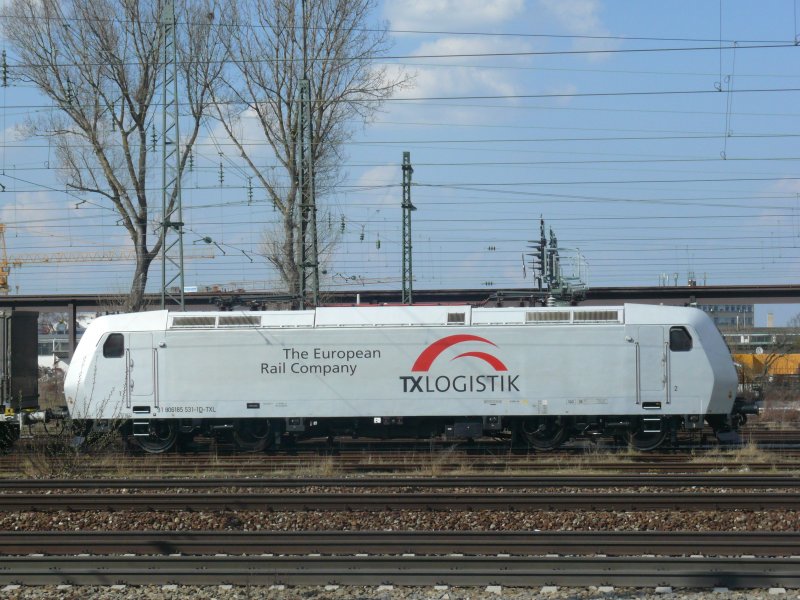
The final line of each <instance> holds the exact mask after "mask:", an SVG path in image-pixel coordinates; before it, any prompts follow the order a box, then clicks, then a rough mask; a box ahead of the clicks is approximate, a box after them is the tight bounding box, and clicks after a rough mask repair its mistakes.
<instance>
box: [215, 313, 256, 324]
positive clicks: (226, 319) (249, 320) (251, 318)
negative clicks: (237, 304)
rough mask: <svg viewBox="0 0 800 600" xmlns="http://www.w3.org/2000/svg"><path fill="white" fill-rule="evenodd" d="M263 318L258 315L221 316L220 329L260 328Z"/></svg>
mask: <svg viewBox="0 0 800 600" xmlns="http://www.w3.org/2000/svg"><path fill="white" fill-rule="evenodd" d="M259 325H261V317H259V316H258V315H220V317H219V326H220V327H258V326H259Z"/></svg>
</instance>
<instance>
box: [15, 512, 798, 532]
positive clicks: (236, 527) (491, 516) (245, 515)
mask: <svg viewBox="0 0 800 600" xmlns="http://www.w3.org/2000/svg"><path fill="white" fill-rule="evenodd" d="M0 529H2V530H7V531H147V530H156V531H185V530H195V531H204V530H211V531H324V530H336V531H437V530H438V531H534V530H545V531H644V530H647V531H798V530H800V511H793V510H767V511H745V510H731V511H630V512H625V511H597V510H593V511H584V510H580V511H571V510H564V511H529V512H528V511H526V512H517V511H502V510H479V511H447V512H433V511H418V510H404V511H375V512H367V511H355V512H325V511H307V512H257V511H231V512H189V511H166V512H136V511H116V512H107V511H79V512H67V511H58V512H20V513H14V514H6V515H2V516H0Z"/></svg>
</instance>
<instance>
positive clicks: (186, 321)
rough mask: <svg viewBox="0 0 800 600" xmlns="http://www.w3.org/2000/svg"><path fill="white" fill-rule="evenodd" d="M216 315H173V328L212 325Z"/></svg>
mask: <svg viewBox="0 0 800 600" xmlns="http://www.w3.org/2000/svg"><path fill="white" fill-rule="evenodd" d="M216 320H217V318H216V317H198V316H192V317H173V318H172V327H173V328H184V327H185V328H188V327H214V324H215V323H216Z"/></svg>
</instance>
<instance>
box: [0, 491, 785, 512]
mask: <svg viewBox="0 0 800 600" xmlns="http://www.w3.org/2000/svg"><path fill="white" fill-rule="evenodd" d="M664 509H669V510H731V509H743V510H776V509H789V510H799V509H800V494H798V493H791V492H786V493H779V494H756V493H751V494H746V493H725V494H720V493H718V492H717V493H679V494H643V493H625V494H616V493H611V494H597V493H575V494H522V493H520V494H508V493H504V494H498V493H485V494H484V493H476V494H453V493H423V494H416V493H396V494H384V493H381V494H284V493H276V494H259V493H251V494H230V493H219V494H199V493H189V494H174V493H148V494H92V493H85V494H53V495H42V494H13V493H12V494H2V495H0V510H3V511H7V512H9V511H59V510H63V511H81V510H108V511H117V510H132V511H164V510H185V511H236V510H253V511H273V512H285V511H290V512H292V511H311V510H316V511H334V512H335V511H357V510H358V511H386V510H461V511H477V510H508V511H523V510H629V511H636V510H664Z"/></svg>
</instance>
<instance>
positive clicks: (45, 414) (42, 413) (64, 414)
mask: <svg viewBox="0 0 800 600" xmlns="http://www.w3.org/2000/svg"><path fill="white" fill-rule="evenodd" d="M18 416H19V421H20V424H21V425H33V424H34V423H50V422H51V421H63V420H65V419H68V418H69V412H68V411H67V407H66V406H57V407H56V408H47V409H45V410H32V411H23V412H20V413H19V414H18Z"/></svg>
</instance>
